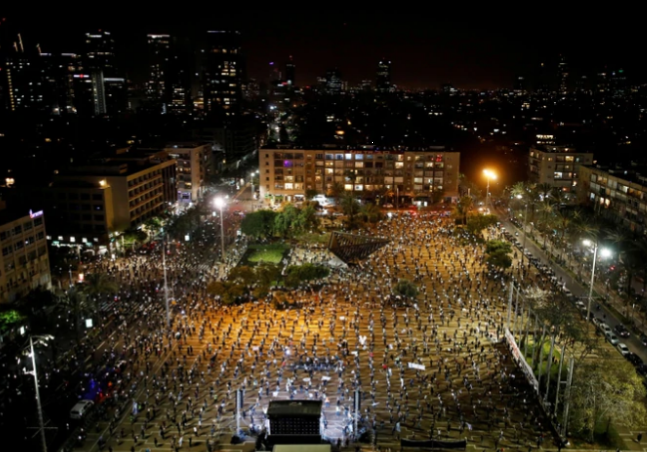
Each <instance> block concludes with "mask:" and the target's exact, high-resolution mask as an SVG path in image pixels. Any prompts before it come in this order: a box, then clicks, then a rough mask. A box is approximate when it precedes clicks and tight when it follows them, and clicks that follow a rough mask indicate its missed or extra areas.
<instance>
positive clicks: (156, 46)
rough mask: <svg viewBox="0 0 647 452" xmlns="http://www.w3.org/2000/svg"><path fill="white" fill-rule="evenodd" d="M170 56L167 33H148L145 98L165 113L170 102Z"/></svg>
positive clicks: (169, 43) (169, 41)
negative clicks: (147, 68) (147, 69)
mask: <svg viewBox="0 0 647 452" xmlns="http://www.w3.org/2000/svg"><path fill="white" fill-rule="evenodd" d="M170 57H171V37H170V36H169V35H153V34H151V35H148V67H149V71H148V72H149V75H148V80H147V82H146V99H147V100H148V101H149V102H150V103H151V105H153V106H155V108H158V109H160V110H161V112H162V113H166V111H167V106H168V104H169V102H170V97H171V96H170V86H169V83H168V78H169V75H170V74H169V63H170Z"/></svg>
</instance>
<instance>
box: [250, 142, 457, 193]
mask: <svg viewBox="0 0 647 452" xmlns="http://www.w3.org/2000/svg"><path fill="white" fill-rule="evenodd" d="M459 164H460V153H458V152H446V151H445V150H444V148H443V147H433V148H427V149H424V150H406V149H378V148H377V147H375V146H362V147H361V148H357V149H342V148H338V147H333V146H326V147H322V148H320V149H300V148H294V147H281V148H280V149H266V148H263V149H261V150H260V151H259V165H260V166H259V171H260V172H259V179H260V182H259V185H260V193H261V196H262V197H264V198H266V199H267V198H272V199H285V200H288V201H292V200H296V199H302V198H303V197H304V196H305V192H306V190H316V191H317V192H319V193H327V194H331V193H332V190H333V185H334V184H337V183H338V184H341V185H342V186H343V187H344V190H346V191H347V192H352V193H354V194H356V195H357V196H359V197H362V198H374V197H376V196H377V195H379V194H382V195H383V194H386V193H389V192H399V194H400V196H408V197H411V198H416V199H419V200H422V202H431V201H432V198H436V199H438V198H439V199H442V198H456V197H458V174H459Z"/></svg>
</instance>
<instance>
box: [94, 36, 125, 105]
mask: <svg viewBox="0 0 647 452" xmlns="http://www.w3.org/2000/svg"><path fill="white" fill-rule="evenodd" d="M85 47H86V52H85V62H84V68H85V70H86V71H87V75H89V76H90V80H91V82H92V102H93V107H94V108H93V109H94V115H97V116H99V115H106V114H107V115H117V114H120V113H123V112H124V111H125V109H126V105H127V87H126V79H125V78H123V76H121V74H120V72H119V70H118V68H117V65H116V62H115V42H114V39H113V38H112V35H111V34H110V32H107V31H101V30H99V32H98V33H87V34H86V35H85Z"/></svg>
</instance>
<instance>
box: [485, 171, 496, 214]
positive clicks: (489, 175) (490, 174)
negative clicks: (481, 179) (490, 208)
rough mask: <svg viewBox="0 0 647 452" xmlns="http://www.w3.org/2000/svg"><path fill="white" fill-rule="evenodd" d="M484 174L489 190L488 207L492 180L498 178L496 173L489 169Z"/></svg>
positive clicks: (486, 194)
mask: <svg viewBox="0 0 647 452" xmlns="http://www.w3.org/2000/svg"><path fill="white" fill-rule="evenodd" d="M483 174H485V177H486V178H487V188H486V190H485V205H486V206H487V202H488V200H489V199H490V180H496V177H497V176H496V174H495V173H494V171H491V170H489V169H484V170H483Z"/></svg>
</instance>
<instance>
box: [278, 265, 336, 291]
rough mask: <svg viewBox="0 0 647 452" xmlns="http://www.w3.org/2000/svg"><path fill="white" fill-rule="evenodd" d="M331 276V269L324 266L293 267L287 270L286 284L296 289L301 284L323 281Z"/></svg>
mask: <svg viewBox="0 0 647 452" xmlns="http://www.w3.org/2000/svg"><path fill="white" fill-rule="evenodd" d="M329 274H330V269H329V268H328V267H324V266H323V265H316V264H303V265H291V266H289V267H288V268H287V270H286V277H285V284H286V285H287V286H290V287H296V286H298V285H299V284H301V283H304V282H308V281H313V280H316V279H322V278H325V277H327V276H328V275H329Z"/></svg>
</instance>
